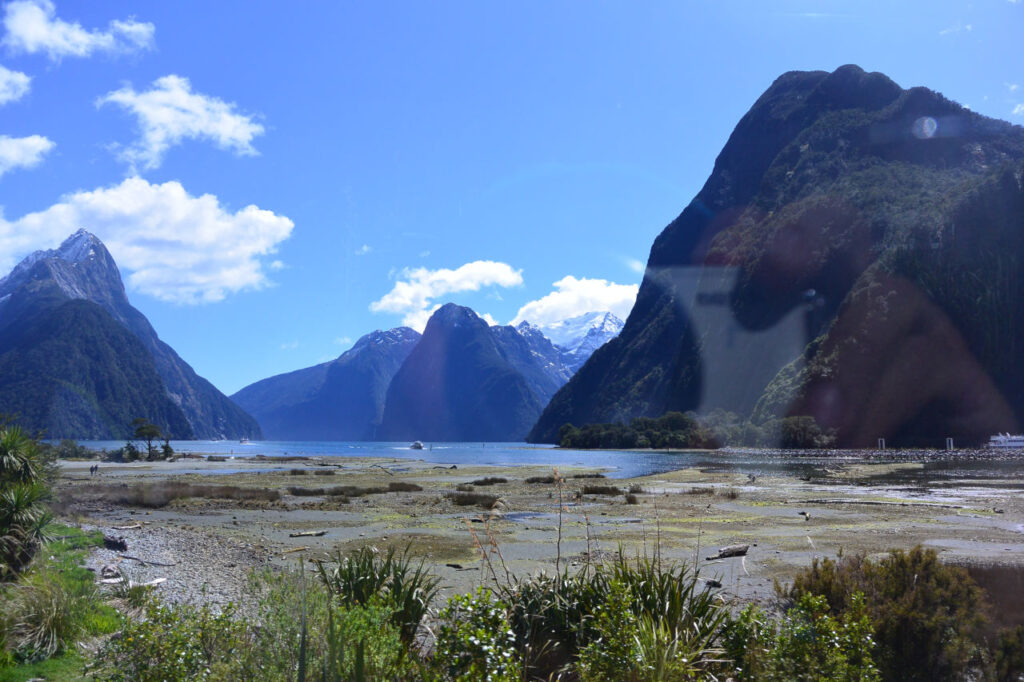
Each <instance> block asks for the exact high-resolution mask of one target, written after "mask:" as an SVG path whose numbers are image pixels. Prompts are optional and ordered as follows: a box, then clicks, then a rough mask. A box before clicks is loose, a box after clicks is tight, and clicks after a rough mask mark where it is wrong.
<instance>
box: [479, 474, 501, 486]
mask: <svg viewBox="0 0 1024 682" xmlns="http://www.w3.org/2000/svg"><path fill="white" fill-rule="evenodd" d="M498 483H508V479H507V478H502V477H501V476H487V477H486V478H478V479H476V480H475V481H473V485H480V486H485V485H496V484H498Z"/></svg>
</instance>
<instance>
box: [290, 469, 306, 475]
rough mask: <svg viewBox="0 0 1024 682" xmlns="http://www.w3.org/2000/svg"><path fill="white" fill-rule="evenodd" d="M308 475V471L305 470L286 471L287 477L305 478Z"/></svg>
mask: <svg viewBox="0 0 1024 682" xmlns="http://www.w3.org/2000/svg"><path fill="white" fill-rule="evenodd" d="M308 473H309V471H307V470H306V469H289V470H288V475H289V476H305V475H306V474H308Z"/></svg>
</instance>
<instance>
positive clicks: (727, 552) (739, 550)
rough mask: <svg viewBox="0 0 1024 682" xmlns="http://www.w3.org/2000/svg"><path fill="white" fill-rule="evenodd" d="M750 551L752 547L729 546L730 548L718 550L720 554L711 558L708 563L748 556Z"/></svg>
mask: <svg viewBox="0 0 1024 682" xmlns="http://www.w3.org/2000/svg"><path fill="white" fill-rule="evenodd" d="M748 549H750V545H729V546H728V547H722V548H721V549H719V550H718V554H716V555H714V556H709V557H708V558H707V561H714V560H715V559H728V558H729V557H734V556H746V555H747V550H748Z"/></svg>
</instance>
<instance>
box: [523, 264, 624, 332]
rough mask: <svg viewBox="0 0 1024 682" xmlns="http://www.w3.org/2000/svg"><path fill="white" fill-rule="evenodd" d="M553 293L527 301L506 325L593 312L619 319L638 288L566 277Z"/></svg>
mask: <svg viewBox="0 0 1024 682" xmlns="http://www.w3.org/2000/svg"><path fill="white" fill-rule="evenodd" d="M553 286H554V287H555V290H554V291H552V292H551V293H550V294H548V295H546V296H544V297H543V298H540V299H537V300H536V301H530V302H529V303H527V304H526V305H524V306H523V307H522V308H520V309H519V312H518V313H516V316H515V318H513V320H512V321H511V322H510V323H509V324H519V323H520V322H522V321H523V320H529V321H530V322H531V323H533V324H536V325H541V326H543V325H549V324H554V323H556V322H562V321H564V320H567V319H569V318H570V317H575V316H577V315H582V314H584V313H589V312H593V311H604V310H607V311H611V312H612V313H613V314H614V315H615V316H616V317H619V318H622V319H623V320H624V319H626V318H627V317H628V316H629V311H630V310H632V308H633V303H634V302H635V301H636V294H637V292H638V291H639V290H640V287H639V286H637V285H636V284H616V283H615V282H609V281H608V280H606V279H588V278H586V277H581V278H579V279H577V278H575V277H573V276H572V275H568V276H566V277H563V278H562V279H560V280H558V281H557V282H555V283H554V285H553Z"/></svg>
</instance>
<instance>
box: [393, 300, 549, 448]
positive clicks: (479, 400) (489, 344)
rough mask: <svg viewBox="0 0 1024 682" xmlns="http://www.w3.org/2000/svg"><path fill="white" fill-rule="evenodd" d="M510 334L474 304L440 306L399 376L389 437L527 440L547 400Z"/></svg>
mask: <svg viewBox="0 0 1024 682" xmlns="http://www.w3.org/2000/svg"><path fill="white" fill-rule="evenodd" d="M504 336H506V335H505V334H500V333H499V334H497V335H496V334H493V333H492V328H491V327H489V326H488V325H487V323H486V322H485V321H484V320H482V319H480V317H478V316H477V315H476V313H474V312H473V311H472V310H470V309H469V308H465V307H462V306H458V305H455V304H453V303H449V304H447V305H445V306H442V307H441V308H439V309H438V310H437V311H436V312H435V313H434V314H433V315H432V316H431V317H430V320H429V321H428V322H427V326H426V329H424V331H423V338H422V339H420V342H419V343H418V344H417V345H416V347H415V348H414V349H413V351H412V352H411V353H410V354H409V357H408V358H406V360H405V363H403V365H402V367H401V369H399V370H398V373H397V374H396V375H395V378H394V379H393V380H392V381H391V386H390V388H388V393H387V399H386V401H385V406H384V418H383V421H382V422H381V428H380V437H381V439H383V440H412V439H420V440H451V441H476V440H479V441H488V440H490V441H515V440H522V439H523V437H524V436H525V435H526V432H527V431H528V430H529V429H530V426H531V425H532V424H533V422H534V421H536V419H537V415H539V414H540V411H541V408H542V407H543V403H542V402H541V399H540V398H539V397H538V395H537V394H536V393H535V392H534V390H533V389H531V380H528V379H527V378H526V376H524V374H523V372H521V371H520V370H519V369H517V367H516V364H517V362H518V361H519V360H521V359H522V354H521V353H520V352H519V351H518V350H514V351H512V352H510V351H509V350H508V349H507V347H506V344H504V343H503V342H502V341H499V340H498V339H499V337H504ZM510 357H513V358H514V359H513V360H510ZM531 376H533V380H532V381H533V383H534V384H536V383H537V379H536V375H535V374H533V373H531Z"/></svg>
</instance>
